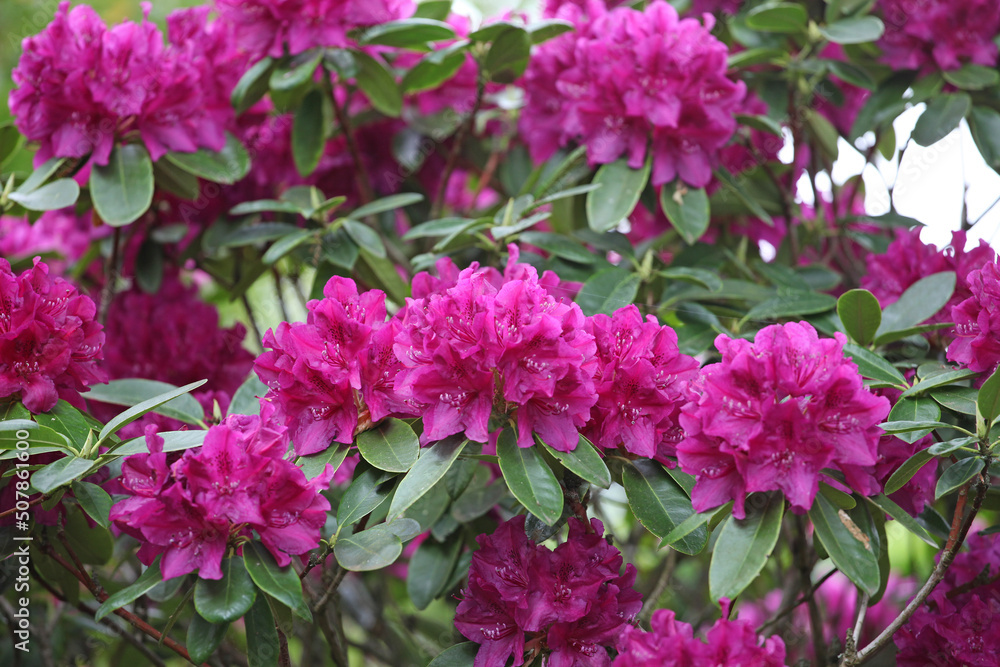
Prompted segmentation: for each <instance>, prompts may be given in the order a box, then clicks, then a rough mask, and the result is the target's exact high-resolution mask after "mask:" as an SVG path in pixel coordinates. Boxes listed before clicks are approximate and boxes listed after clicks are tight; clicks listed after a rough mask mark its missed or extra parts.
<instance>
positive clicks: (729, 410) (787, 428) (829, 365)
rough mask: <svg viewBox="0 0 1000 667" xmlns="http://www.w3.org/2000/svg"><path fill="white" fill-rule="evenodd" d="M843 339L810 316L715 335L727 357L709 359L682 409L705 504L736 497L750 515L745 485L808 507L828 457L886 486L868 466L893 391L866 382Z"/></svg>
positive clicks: (853, 474)
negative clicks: (874, 389) (822, 330)
mask: <svg viewBox="0 0 1000 667" xmlns="http://www.w3.org/2000/svg"><path fill="white" fill-rule="evenodd" d="M844 342H845V338H844V336H843V334H837V336H836V338H835V339H832V340H831V339H822V340H821V339H820V338H819V337H818V336H817V334H816V330H815V329H813V327H812V326H811V325H810V324H808V323H805V322H800V323H795V322H791V323H788V324H784V325H772V326H769V327H765V328H763V329H761V330H760V331H758V332H757V335H756V337H755V339H754V342H753V343H750V342H749V341H746V340H742V339H730V338H727V337H726V336H724V335H720V336H719V337H718V338H716V341H715V346H716V347H717V348H718V350H719V352H721V353H722V361H721V362H720V363H716V364H710V365H708V366H705V367H704V368H702V371H701V375H700V376H699V378H698V379H697V380H696V381H695V382H694V383H693V384H692V386H691V400H690V402H688V403H687V404H686V405H684V407H683V408H682V410H681V417H680V423H681V426H682V427H683V428H684V431H685V434H686V435H685V439H684V440H683V441H682V442H681V443H680V444H679V445H678V446H677V458H678V460H679V461H680V464H681V468H682V469H683V470H684V471H685V472H687V473H690V474H693V475H695V477H696V480H697V481H696V483H695V487H694V490H693V492H692V498H691V499H692V501H693V503H694V507H695V509H696V510H697V511H699V512H702V511H705V510H707V509H710V508H712V507H717V506H719V505H722V504H723V503H725V502H726V501H728V500H733V501H735V505H734V508H733V515H734V516H735V517H737V518H740V519H742V518H743V517H744V516H745V512H744V501H745V499H746V494H747V493H751V492H754V491H771V490H780V491H782V492H783V493H784V494H785V497H787V498H788V500H789V502H790V503H791V505H792V506H793V507H796V508H799V509H801V510H807V509H809V507H811V506H812V503H813V500H814V498H815V496H816V491H817V490H818V487H819V481H820V478H821V476H822V472H821V471H822V470H823V469H824V468H828V467H829V468H832V469H834V470H840V471H841V472H843V473H844V474H845V475H846V476H847V481H848V484H849V485H850V486H851V487H852V488H853V489H855V490H857V491H859V492H861V493H866V494H871V493H877V492H878V488H879V487H878V483H877V481H876V480H875V478H874V477H873V475H872V473H871V470H869V469H867V468H865V466H869V467H870V466H874V465H875V463H876V461H877V444H878V439H879V435H880V431H879V429H878V428H877V425H878V424H879V423H880V422H881V421H882V419H883V418H884V417H885V416H886V415H887V414H888V412H889V401H888V400H887V399H885V398H883V397H879V396H875V395H873V394H872V393H871V392H869V391H868V390H867V389H866V388H865V387H864V385H863V383H862V380H861V376H860V375H859V374H858V370H857V366H855V365H854V364H853V363H852V362H851V361H850V360H849V359H847V358H845V357H844V353H843V346H844Z"/></svg>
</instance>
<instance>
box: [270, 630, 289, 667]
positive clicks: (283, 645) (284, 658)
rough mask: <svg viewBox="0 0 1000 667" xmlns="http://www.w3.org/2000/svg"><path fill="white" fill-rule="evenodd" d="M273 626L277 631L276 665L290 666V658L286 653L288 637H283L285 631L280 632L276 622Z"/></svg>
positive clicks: (281, 666)
mask: <svg viewBox="0 0 1000 667" xmlns="http://www.w3.org/2000/svg"><path fill="white" fill-rule="evenodd" d="M274 627H275V629H276V630H277V631H278V665H279V666H280V667H292V658H291V656H290V655H289V654H288V638H287V637H285V633H284V632H282V630H281V628H279V627H278V626H277V624H275V626H274Z"/></svg>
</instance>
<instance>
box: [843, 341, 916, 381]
mask: <svg viewBox="0 0 1000 667" xmlns="http://www.w3.org/2000/svg"><path fill="white" fill-rule="evenodd" d="M844 356H847V357H850V358H851V361H853V362H854V363H855V364H857V366H858V372H859V373H861V376H862V377H866V378H869V379H872V380H877V381H879V382H884V383H887V384H890V385H893V386H896V387H905V386H906V384H907V382H906V378H905V377H903V374H902V373H900V372H899V369H898V368H896V367H895V366H893V365H892V364H890V363H889V362H888V361H886V360H885V359H883V358H882V357H880V356H879V355H877V354H875V353H874V352H871V351H869V350H866V349H864V348H862V347H858V346H857V345H855V344H853V343H848V344H847V345H845V346H844Z"/></svg>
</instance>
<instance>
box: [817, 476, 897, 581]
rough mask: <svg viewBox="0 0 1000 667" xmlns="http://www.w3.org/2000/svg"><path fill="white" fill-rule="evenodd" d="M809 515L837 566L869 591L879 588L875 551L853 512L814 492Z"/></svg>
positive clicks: (876, 553) (879, 576)
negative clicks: (854, 518)
mask: <svg viewBox="0 0 1000 667" xmlns="http://www.w3.org/2000/svg"><path fill="white" fill-rule="evenodd" d="M809 519H810V520H811V521H812V523H813V527H814V528H815V531H816V533H815V534H816V537H817V538H818V539H819V541H820V542H821V543H822V545H823V548H824V549H825V550H826V553H827V554H828V555H829V556H830V559H831V560H832V561H833V564H834V565H835V566H837V569H839V570H840V571H841V572H843V573H844V574H845V575H847V577H848V579H850V580H851V581H853V582H854V583H855V585H857V586H858V588H860V589H861V590H862V591H865V592H866V593H868V594H869V595H874V594H875V593H876V592H878V590H879V587H880V585H881V575H880V573H879V564H878V552H877V550H876V549H873V548H872V544H871V541H870V537H869V536H868V535H866V534H865V533H864V532H863V531H862V530H861V528H860V526H858V524H857V522H856V521H854V520H853V519H852V516H851V515H850V514H848V512H846V511H845V510H840V509H838V508H837V506H836V505H834V504H833V503H832V502H830V501H829V500H828V499H827V498H826V497H825V496H824V495H823V494H816V500H815V501H814V502H813V506H812V507H811V508H810V509H809Z"/></svg>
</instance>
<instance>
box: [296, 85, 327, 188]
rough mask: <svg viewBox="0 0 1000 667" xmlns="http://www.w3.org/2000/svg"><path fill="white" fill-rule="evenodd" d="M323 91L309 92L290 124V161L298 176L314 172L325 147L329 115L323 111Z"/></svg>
mask: <svg viewBox="0 0 1000 667" xmlns="http://www.w3.org/2000/svg"><path fill="white" fill-rule="evenodd" d="M326 100H327V98H326V96H325V94H324V93H323V91H321V90H319V89H314V90H311V91H309V93H308V94H307V95H306V97H305V99H303V100H302V104H301V105H300V106H299V108H298V109H297V110H296V111H295V120H294V121H293V123H292V159H293V160H294V161H295V169H296V170H297V171H298V172H299V175H300V176H308V175H309V174H311V173H313V172H314V171H315V170H316V166H317V165H318V164H319V159H320V157H322V155H323V149H324V148H325V147H326V134H325V132H326V127H327V125H328V124H329V113H328V112H327V111H326V110H324V106H326V105H327V104H328V102H327V101H326Z"/></svg>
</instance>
